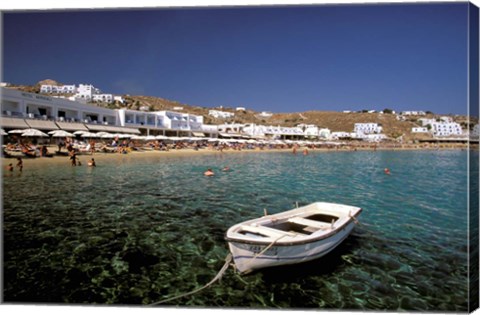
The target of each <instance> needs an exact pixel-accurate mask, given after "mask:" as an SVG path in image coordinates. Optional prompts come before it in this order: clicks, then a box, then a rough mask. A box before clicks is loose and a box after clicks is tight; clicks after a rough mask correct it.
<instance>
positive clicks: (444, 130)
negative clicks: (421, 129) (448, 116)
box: [432, 122, 462, 137]
mask: <svg viewBox="0 0 480 315" xmlns="http://www.w3.org/2000/svg"><path fill="white" fill-rule="evenodd" d="M432 133H433V135H434V136H436V137H446V136H459V135H461V134H462V127H461V126H460V124H458V123H446V122H435V123H433V124H432Z"/></svg>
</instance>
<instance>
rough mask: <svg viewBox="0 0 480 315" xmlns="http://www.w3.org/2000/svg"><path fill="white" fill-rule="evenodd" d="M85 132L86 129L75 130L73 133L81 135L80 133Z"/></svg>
mask: <svg viewBox="0 0 480 315" xmlns="http://www.w3.org/2000/svg"><path fill="white" fill-rule="evenodd" d="M86 132H88V131H85V130H78V131H75V132H74V133H73V134H74V135H81V134H84V133H86Z"/></svg>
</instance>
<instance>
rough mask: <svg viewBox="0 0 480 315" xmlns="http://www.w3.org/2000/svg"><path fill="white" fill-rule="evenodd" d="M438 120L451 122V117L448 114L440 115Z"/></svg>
mask: <svg viewBox="0 0 480 315" xmlns="http://www.w3.org/2000/svg"><path fill="white" fill-rule="evenodd" d="M440 121H443V122H446V123H451V122H453V118H452V117H449V116H442V117H440Z"/></svg>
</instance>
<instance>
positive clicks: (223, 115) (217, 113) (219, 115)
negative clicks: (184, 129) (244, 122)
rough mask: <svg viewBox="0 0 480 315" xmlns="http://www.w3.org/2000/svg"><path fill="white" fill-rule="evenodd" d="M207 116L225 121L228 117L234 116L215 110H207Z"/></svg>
mask: <svg viewBox="0 0 480 315" xmlns="http://www.w3.org/2000/svg"><path fill="white" fill-rule="evenodd" d="M208 115H210V116H212V117H215V118H223V119H226V118H230V117H233V116H235V114H234V113H230V112H223V111H220V110H215V109H211V110H209V111H208Z"/></svg>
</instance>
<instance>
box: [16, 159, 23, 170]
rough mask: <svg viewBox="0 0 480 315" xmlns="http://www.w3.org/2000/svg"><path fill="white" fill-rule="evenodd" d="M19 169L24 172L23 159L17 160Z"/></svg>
mask: <svg viewBox="0 0 480 315" xmlns="http://www.w3.org/2000/svg"><path fill="white" fill-rule="evenodd" d="M17 168H18V170H19V171H20V172H21V171H22V170H23V161H22V158H21V157H18V158H17Z"/></svg>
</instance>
